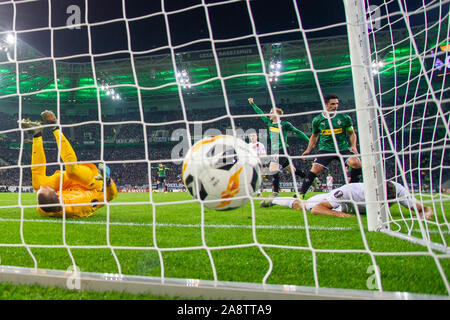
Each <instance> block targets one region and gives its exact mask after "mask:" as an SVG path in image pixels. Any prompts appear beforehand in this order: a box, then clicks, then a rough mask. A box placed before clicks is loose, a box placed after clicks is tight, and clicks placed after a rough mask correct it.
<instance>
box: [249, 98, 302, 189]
mask: <svg viewBox="0 0 450 320" xmlns="http://www.w3.org/2000/svg"><path fill="white" fill-rule="evenodd" d="M248 102H249V103H250V105H251V106H252V108H253V110H255V112H256V113H259V114H264V112H263V111H262V110H261V109H260V108H259V107H258V106H257V105H256V104H255V103H254V101H253V98H249V99H248ZM281 115H283V110H282V109H280V108H275V107H274V108H272V109H271V110H270V116H269V117H267V116H262V117H261V119H262V120H263V121H264V123H265V124H266V125H267V127H268V130H269V138H270V151H271V155H272V161H271V163H270V167H269V170H270V171H271V172H273V173H274V175H273V183H272V184H273V195H272V196H277V195H278V193H279V192H280V172H281V170H283V169H284V168H286V169H287V170H288V171H289V172H291V173H295V174H296V175H298V176H300V177H304V176H305V175H304V173H303V172H302V170H301V169H300V168H299V167H296V166H294V168H291V167H290V165H289V158H288V157H287V156H289V145H288V143H287V137H288V134H289V132H292V133H294V134H296V135H297V136H298V137H300V138H301V139H302V140H304V141H306V142H309V138H308V136H307V135H306V134H304V133H303V132H302V131H300V130H298V129H297V128H296V127H294V126H293V125H292V123H290V122H288V121H281V120H280V116H281ZM283 143H284V146H285V147H286V153H285V152H284V151H285V149H284V148H283Z"/></svg>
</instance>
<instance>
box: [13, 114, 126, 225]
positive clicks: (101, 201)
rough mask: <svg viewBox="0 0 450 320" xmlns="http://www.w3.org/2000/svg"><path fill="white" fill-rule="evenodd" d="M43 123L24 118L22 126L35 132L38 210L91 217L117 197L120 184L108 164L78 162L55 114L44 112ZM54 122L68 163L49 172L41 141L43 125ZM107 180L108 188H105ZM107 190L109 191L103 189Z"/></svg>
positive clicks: (33, 169) (33, 160) (34, 174)
mask: <svg viewBox="0 0 450 320" xmlns="http://www.w3.org/2000/svg"><path fill="white" fill-rule="evenodd" d="M41 118H42V123H41V122H37V121H36V122H33V121H31V120H22V121H20V125H21V127H22V128H23V129H28V130H27V131H28V132H30V133H31V134H32V135H33V148H32V152H33V153H32V157H31V164H32V167H31V174H32V182H33V189H34V190H36V191H37V202H38V207H37V210H38V212H39V213H40V214H41V215H43V216H47V217H62V216H63V215H64V213H65V216H66V217H67V218H83V217H89V216H90V215H92V214H93V213H94V212H95V211H96V210H98V209H99V208H101V207H103V206H104V205H105V202H109V201H111V200H113V199H114V198H116V196H117V187H116V184H115V183H114V181H113V180H112V179H111V177H110V169H109V167H108V166H106V165H103V164H102V163H100V164H99V166H98V168H97V166H95V165H94V164H93V163H77V156H76V154H75V152H74V150H73V148H72V146H71V145H70V143H69V141H68V140H67V139H66V137H65V136H64V134H63V133H62V132H61V130H60V129H59V127H57V126H56V117H55V114H54V113H53V112H52V111H48V110H45V111H43V112H42V113H41ZM47 124H50V125H51V124H54V125H55V126H54V127H52V131H53V135H54V136H55V139H56V143H57V145H58V148H59V149H60V153H61V159H62V161H63V162H64V163H65V170H64V171H62V172H61V171H59V170H58V171H56V172H55V173H54V174H53V175H51V176H47V174H46V157H45V152H44V145H43V141H42V132H43V129H44V128H43V127H42V125H47ZM104 183H106V188H104ZM105 189H106V192H104V190H105Z"/></svg>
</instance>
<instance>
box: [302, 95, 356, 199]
mask: <svg viewBox="0 0 450 320" xmlns="http://www.w3.org/2000/svg"><path fill="white" fill-rule="evenodd" d="M338 107H339V98H338V97H337V96H336V95H326V96H325V109H326V110H325V111H324V112H322V113H320V114H319V115H317V116H316V117H314V119H313V121H312V135H311V138H310V140H309V145H308V148H307V149H306V150H305V152H303V154H302V156H306V155H308V154H309V153H310V152H311V150H312V149H313V148H314V146H315V145H316V143H317V142H319V144H318V149H319V150H318V152H317V156H316V158H315V159H314V163H313V166H312V168H311V170H310V171H309V172H308V173H307V175H306V177H305V178H304V179H303V183H302V187H301V189H300V194H301V196H302V197H303V198H304V197H305V194H306V192H307V191H308V189H309V187H310V186H311V184H312V183H313V181H314V179H315V178H316V177H317V176H319V175H320V173H321V172H322V170H323V169H324V168H327V169H328V165H329V164H330V162H331V161H333V160H339V159H340V157H343V160H344V162H345V164H346V165H347V166H348V167H350V168H351V171H350V182H359V181H360V175H361V161H360V159H359V158H358V156H357V155H358V149H357V148H356V141H357V137H356V133H355V131H354V130H353V123H352V119H351V118H350V117H349V116H348V115H347V114H342V113H337V109H338ZM330 122H331V128H330ZM333 133H334V134H333ZM333 136H334V138H335V139H336V144H337V145H336V144H335V142H334V138H333Z"/></svg>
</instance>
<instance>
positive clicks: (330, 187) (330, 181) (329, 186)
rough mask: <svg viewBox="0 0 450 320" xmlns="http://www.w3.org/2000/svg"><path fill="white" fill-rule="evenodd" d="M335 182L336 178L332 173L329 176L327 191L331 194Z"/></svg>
mask: <svg viewBox="0 0 450 320" xmlns="http://www.w3.org/2000/svg"><path fill="white" fill-rule="evenodd" d="M333 182H334V178H333V176H332V175H331V173H329V174H328V175H327V191H328V192H330V191H331V190H333Z"/></svg>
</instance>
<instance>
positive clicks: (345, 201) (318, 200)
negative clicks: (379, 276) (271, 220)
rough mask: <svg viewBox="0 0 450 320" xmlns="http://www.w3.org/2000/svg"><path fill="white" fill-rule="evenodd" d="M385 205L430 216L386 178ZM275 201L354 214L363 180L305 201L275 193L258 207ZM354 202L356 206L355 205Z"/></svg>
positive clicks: (317, 210) (362, 205)
mask: <svg viewBox="0 0 450 320" xmlns="http://www.w3.org/2000/svg"><path fill="white" fill-rule="evenodd" d="M386 190H387V198H388V200H389V206H391V205H393V204H395V203H399V204H400V205H402V206H404V207H406V208H409V209H411V210H414V207H415V208H416V209H417V211H418V213H419V215H420V217H421V218H423V217H424V216H425V218H426V219H431V218H432V217H433V216H434V213H433V211H432V210H431V208H430V207H427V206H424V205H423V204H421V203H420V202H419V201H418V200H417V199H415V198H414V197H412V196H411V195H410V194H409V192H408V190H407V189H406V188H405V187H404V186H402V185H401V184H399V183H396V182H392V181H388V182H387V183H386ZM273 205H279V206H283V207H289V208H292V209H294V210H303V209H305V210H311V213H312V214H322V215H329V216H336V217H342V218H349V217H354V216H355V215H354V214H355V213H357V212H360V213H365V212H366V207H365V196H364V183H361V182H360V183H349V184H346V185H343V186H342V187H340V188H337V189H334V190H332V191H331V192H328V193H323V194H318V195H315V196H313V197H311V198H309V199H308V200H306V201H303V200H299V199H297V198H291V197H278V198H275V199H267V200H264V201H262V202H261V204H260V206H261V207H271V206H273ZM355 205H357V207H358V208H357V209H356V207H355Z"/></svg>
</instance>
